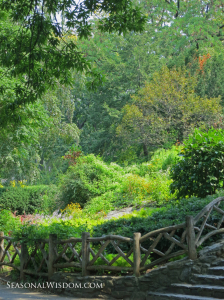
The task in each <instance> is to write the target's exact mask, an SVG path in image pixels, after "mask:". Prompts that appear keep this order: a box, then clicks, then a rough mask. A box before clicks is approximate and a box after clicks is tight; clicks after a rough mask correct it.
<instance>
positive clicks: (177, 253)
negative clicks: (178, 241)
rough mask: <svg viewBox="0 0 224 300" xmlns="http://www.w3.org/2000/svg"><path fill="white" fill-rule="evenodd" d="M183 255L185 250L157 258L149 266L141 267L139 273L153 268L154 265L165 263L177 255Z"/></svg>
mask: <svg viewBox="0 0 224 300" xmlns="http://www.w3.org/2000/svg"><path fill="white" fill-rule="evenodd" d="M185 253H187V251H186V250H180V251H177V252H174V253H171V254H169V255H166V256H163V257H161V258H158V259H156V260H154V261H153V262H151V263H150V264H148V265H146V266H142V267H141V268H140V272H141V271H145V270H147V269H151V268H152V267H154V266H156V265H158V264H160V263H162V262H165V261H167V260H168V259H170V258H173V257H176V256H179V255H183V254H185Z"/></svg>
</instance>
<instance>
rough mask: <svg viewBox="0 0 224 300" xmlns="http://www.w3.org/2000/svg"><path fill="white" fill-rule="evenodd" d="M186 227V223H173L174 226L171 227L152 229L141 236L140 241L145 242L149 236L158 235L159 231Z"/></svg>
mask: <svg viewBox="0 0 224 300" xmlns="http://www.w3.org/2000/svg"><path fill="white" fill-rule="evenodd" d="M185 227H186V223H181V224H178V225H173V226H169V227H164V228H160V229H157V230H154V231H150V232H148V233H146V234H145V235H143V236H142V237H141V239H140V243H142V242H144V241H145V240H147V239H148V238H149V237H152V236H155V235H158V234H159V233H164V232H170V231H173V230H176V229H181V228H185Z"/></svg>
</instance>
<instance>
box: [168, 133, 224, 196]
mask: <svg viewBox="0 0 224 300" xmlns="http://www.w3.org/2000/svg"><path fill="white" fill-rule="evenodd" d="M181 156H182V159H180V161H179V162H178V163H177V164H176V165H175V166H174V167H173V168H172V169H171V178H172V179H173V183H172V184H171V192H174V191H176V190H177V191H178V194H177V196H178V197H186V196H188V197H190V196H198V197H205V196H206V195H209V194H214V193H215V192H216V190H217V189H218V188H223V186H224V167H223V166H224V131H223V129H219V130H215V129H210V130H209V131H207V132H206V131H202V130H199V129H195V132H194V134H192V135H190V136H189V138H188V139H187V140H186V141H185V142H184V147H183V149H182V151H181Z"/></svg>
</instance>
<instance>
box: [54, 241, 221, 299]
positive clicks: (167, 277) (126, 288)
mask: <svg viewBox="0 0 224 300" xmlns="http://www.w3.org/2000/svg"><path fill="white" fill-rule="evenodd" d="M223 257H224V242H223V241H222V242H220V243H216V244H214V245H212V246H210V247H206V248H204V249H203V250H201V251H200V252H199V257H198V259H197V260H194V261H192V260H190V259H188V258H184V259H181V260H178V261H175V262H170V263H167V264H166V265H164V266H161V267H159V268H156V269H154V270H152V271H150V272H149V273H147V274H145V275H144V276H141V277H138V278H136V277H135V276H122V277H112V276H86V277H80V274H74V273H62V272H61V273H60V272H58V273H55V274H54V275H53V276H52V278H51V282H52V283H54V284H55V286H56V284H57V285H58V286H57V287H59V286H60V284H61V285H62V287H60V288H55V287H54V288H53V290H54V292H60V293H61V294H63V295H67V296H73V297H77V298H79V299H82V298H93V299H97V298H98V299H108V300H110V299H111V300H113V299H123V300H136V299H138V300H145V299H146V296H147V293H148V292H149V291H162V290H163V289H166V288H167V287H169V286H170V285H171V284H172V283H181V282H189V279H190V277H191V274H192V272H193V273H198V274H204V273H206V271H207V269H208V268H209V267H210V266H215V265H218V264H219V261H220V260H223ZM63 284H64V287H63Z"/></svg>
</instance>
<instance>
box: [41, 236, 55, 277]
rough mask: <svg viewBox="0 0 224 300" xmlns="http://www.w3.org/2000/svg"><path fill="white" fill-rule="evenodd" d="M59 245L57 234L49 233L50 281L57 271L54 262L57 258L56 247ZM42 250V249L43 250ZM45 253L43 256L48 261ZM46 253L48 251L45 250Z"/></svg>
mask: <svg viewBox="0 0 224 300" xmlns="http://www.w3.org/2000/svg"><path fill="white" fill-rule="evenodd" d="M56 245H57V234H53V233H51V234H49V254H48V281H50V278H51V277H52V275H53V274H54V272H55V271H56V268H54V266H53V265H54V262H55V260H56V258H57V254H56V253H55V247H56ZM41 252H42V251H41ZM42 253H43V256H44V258H45V261H46V259H47V258H46V255H45V254H44V252H42ZM45 253H46V252H45Z"/></svg>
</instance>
